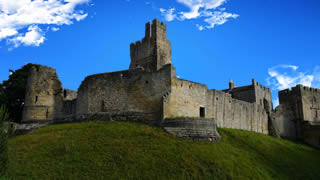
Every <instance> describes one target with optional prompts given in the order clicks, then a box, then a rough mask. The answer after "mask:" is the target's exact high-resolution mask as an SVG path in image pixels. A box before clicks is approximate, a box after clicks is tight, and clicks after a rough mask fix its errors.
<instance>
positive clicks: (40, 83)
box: [23, 66, 63, 122]
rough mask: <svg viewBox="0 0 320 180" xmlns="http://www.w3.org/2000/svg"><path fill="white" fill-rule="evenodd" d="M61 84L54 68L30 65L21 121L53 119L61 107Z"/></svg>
mask: <svg viewBox="0 0 320 180" xmlns="http://www.w3.org/2000/svg"><path fill="white" fill-rule="evenodd" d="M62 103H63V96H62V85H61V82H60V81H59V79H58V76H57V73H56V70H55V69H52V68H50V67H47V66H38V67H37V68H36V67H32V68H31V70H30V73H29V76H28V81H27V87H26V95H25V105H24V110H23V121H24V122H26V121H37V120H53V119H55V118H56V117H57V116H59V111H60V110H61V108H62Z"/></svg>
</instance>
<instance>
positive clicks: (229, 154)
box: [8, 122, 320, 180]
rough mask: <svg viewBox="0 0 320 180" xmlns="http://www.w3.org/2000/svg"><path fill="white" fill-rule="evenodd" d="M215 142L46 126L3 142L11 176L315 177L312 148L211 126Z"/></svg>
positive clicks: (142, 128)
mask: <svg viewBox="0 0 320 180" xmlns="http://www.w3.org/2000/svg"><path fill="white" fill-rule="evenodd" d="M219 132H220V134H221V136H222V141H221V142H218V143H209V142H192V141H189V140H184V139H180V138H176V137H174V136H172V135H170V134H167V133H165V132H164V131H163V130H161V129H159V128H155V127H151V126H147V125H144V124H138V123H123V122H90V123H78V124H62V125H54V126H47V127H44V128H42V129H38V130H36V131H33V132H31V133H28V134H26V135H22V136H18V137H13V138H11V139H10V140H9V160H10V162H9V172H8V177H13V178H14V179H119V178H122V179H127V178H134V179H154V178H155V179H264V180H265V179H320V151H319V150H317V149H314V148H311V147H308V146H305V145H302V144H296V143H293V142H290V141H286V140H280V139H276V138H273V137H269V136H266V135H262V134H258V133H253V132H248V131H242V130H232V129H219Z"/></svg>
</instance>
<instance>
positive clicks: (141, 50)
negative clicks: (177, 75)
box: [129, 19, 171, 71]
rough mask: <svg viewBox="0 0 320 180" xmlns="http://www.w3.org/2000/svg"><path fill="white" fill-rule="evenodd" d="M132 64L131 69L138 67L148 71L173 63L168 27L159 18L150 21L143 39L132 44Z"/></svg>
mask: <svg viewBox="0 0 320 180" xmlns="http://www.w3.org/2000/svg"><path fill="white" fill-rule="evenodd" d="M130 56H131V64H130V67H129V69H134V68H138V67H142V68H144V69H145V70H146V71H157V70H159V69H161V68H162V67H163V66H164V65H166V64H171V43H170V41H169V40H168V39H167V27H166V24H165V23H163V22H162V23H160V21H159V20H158V19H154V20H153V21H152V25H151V24H150V23H149V22H148V23H147V24H146V29H145V37H144V38H143V39H142V41H137V42H136V43H131V44H130Z"/></svg>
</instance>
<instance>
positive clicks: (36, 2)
mask: <svg viewBox="0 0 320 180" xmlns="http://www.w3.org/2000/svg"><path fill="white" fill-rule="evenodd" d="M89 1H90V0H14V1H13V0H12V1H11V0H0V41H1V40H7V43H8V44H12V45H13V46H14V47H18V46H20V45H25V46H39V45H40V44H42V43H43V42H44V40H45V39H46V38H45V32H44V31H43V29H41V28H40V25H41V26H49V25H58V26H61V25H70V24H73V22H74V21H81V20H83V19H84V18H86V17H87V15H88V14H87V13H84V11H82V10H76V7H77V6H79V5H81V4H85V3H88V2H89ZM44 28H46V27H44ZM55 29H56V30H57V28H55ZM52 30H53V29H52ZM53 31H54V30H53Z"/></svg>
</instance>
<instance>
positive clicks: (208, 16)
mask: <svg viewBox="0 0 320 180" xmlns="http://www.w3.org/2000/svg"><path fill="white" fill-rule="evenodd" d="M176 1H177V2H178V3H181V4H183V5H185V6H186V7H187V8H189V11H186V12H184V11H180V12H177V13H176V12H175V8H171V9H167V10H166V9H163V8H161V9H160V12H161V15H162V16H164V18H165V19H166V21H173V20H175V19H177V20H179V21H183V20H191V19H201V20H203V21H204V22H205V23H207V25H199V24H197V27H198V29H199V30H203V29H205V28H206V29H211V28H214V27H215V26H216V25H221V24H224V23H225V22H227V21H228V20H229V19H230V18H234V19H235V18H237V17H239V15H238V14H232V13H228V12H225V10H226V9H225V8H218V7H220V6H222V5H223V4H224V3H226V1H227V0H176Z"/></svg>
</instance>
